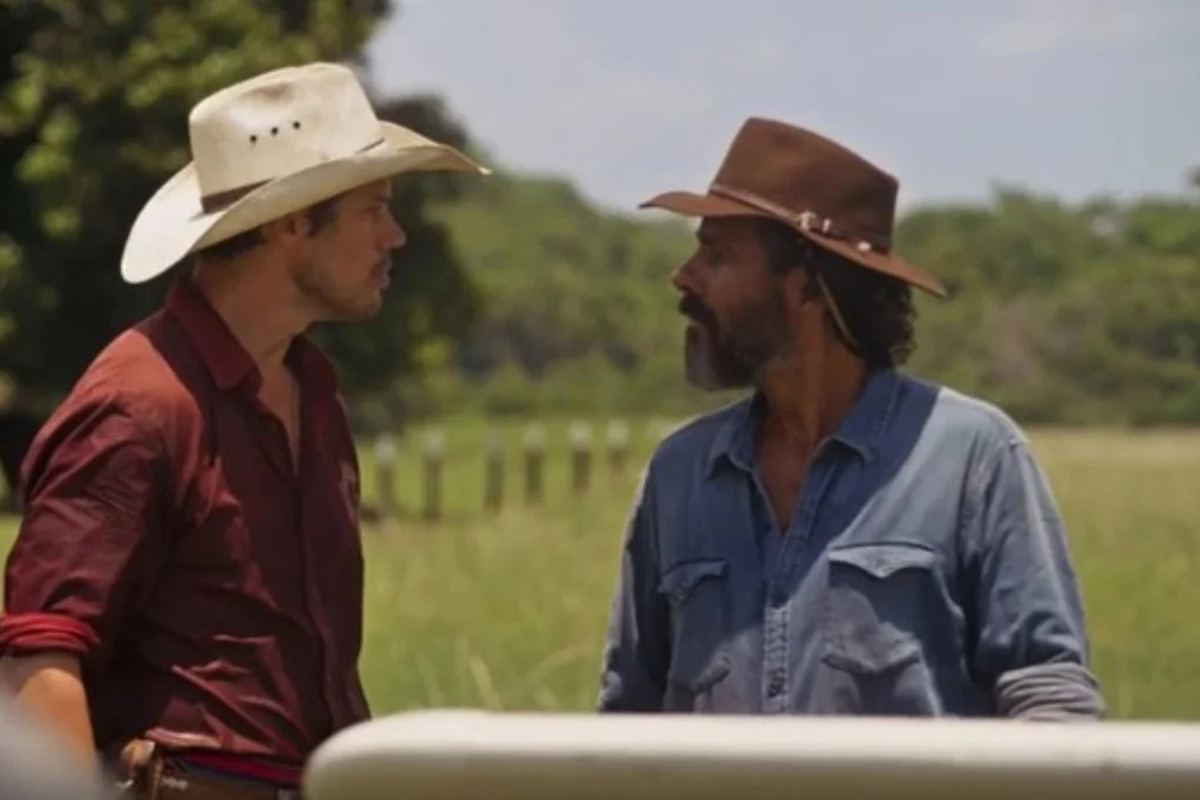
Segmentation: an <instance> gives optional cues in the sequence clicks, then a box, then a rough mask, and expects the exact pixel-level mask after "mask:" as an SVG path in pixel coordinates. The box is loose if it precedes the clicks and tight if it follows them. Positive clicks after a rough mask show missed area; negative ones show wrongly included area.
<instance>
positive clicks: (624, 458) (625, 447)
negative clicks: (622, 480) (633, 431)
mask: <svg viewBox="0 0 1200 800" xmlns="http://www.w3.org/2000/svg"><path fill="white" fill-rule="evenodd" d="M629 433H630V432H629V423H627V422H625V420H623V419H615V420H613V421H611V422H609V423H608V435H607V442H608V466H609V470H610V471H611V472H613V473H615V474H620V473H622V472H624V471H625V465H626V463H627V462H628V460H629Z"/></svg>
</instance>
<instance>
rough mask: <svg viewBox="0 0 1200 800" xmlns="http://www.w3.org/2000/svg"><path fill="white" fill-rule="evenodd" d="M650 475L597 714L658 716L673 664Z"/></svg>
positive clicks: (630, 539) (635, 511) (627, 544)
mask: <svg viewBox="0 0 1200 800" xmlns="http://www.w3.org/2000/svg"><path fill="white" fill-rule="evenodd" d="M654 518H655V514H654V509H653V492H652V491H651V490H650V473H649V470H647V471H646V472H645V473H643V476H642V479H641V481H640V482H639V485H638V490H637V492H636V493H635V496H634V501H633V506H632V509H631V511H630V514H629V519H628V522H627V525H626V530H625V536H624V545H623V547H622V550H621V559H620V570H619V576H618V580H617V588H616V592H615V595H614V597H613V602H612V607H611V612H610V617H609V626H608V638H607V641H606V642H605V647H604V664H603V671H602V674H601V688H600V697H599V701H598V708H599V710H600V711H602V712H606V711H660V710H662V702H663V693H664V691H665V686H666V673H667V664H668V661H669V658H670V655H669V645H668V640H667V636H668V634H667V631H668V626H669V624H670V623H669V619H668V611H667V606H666V600H665V599H664V598H663V596H662V594H661V593H660V592H659V591H658V572H659V570H658V566H657V557H656V534H655V529H654Z"/></svg>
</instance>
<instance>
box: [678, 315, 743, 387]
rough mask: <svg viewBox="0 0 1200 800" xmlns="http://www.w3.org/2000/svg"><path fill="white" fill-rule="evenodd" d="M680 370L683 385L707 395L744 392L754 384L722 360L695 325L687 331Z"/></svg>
mask: <svg viewBox="0 0 1200 800" xmlns="http://www.w3.org/2000/svg"><path fill="white" fill-rule="evenodd" d="M683 366H684V375H685V377H686V379H687V382H688V383H689V384H691V385H692V386H694V387H696V388H697V389H703V390H704V391H707V392H720V391H727V390H730V389H744V388H747V387H749V386H752V385H753V383H754V381H753V377H752V376H751V375H749V374H745V370H743V369H741V368H740V367H739V366H738V365H737V364H736V362H734V361H733V360H732V359H731V358H725V357H723V354H722V353H721V352H720V351H719V350H718V349H717V348H716V347H715V346H714V344H713V341H712V339H711V337H710V336H709V335H708V332H707V331H706V330H704V329H702V328H700V327H698V326H695V325H689V326H688V329H687V334H686V337H685V340H684V353H683Z"/></svg>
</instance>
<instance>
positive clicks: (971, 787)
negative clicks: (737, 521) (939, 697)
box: [305, 711, 1200, 800]
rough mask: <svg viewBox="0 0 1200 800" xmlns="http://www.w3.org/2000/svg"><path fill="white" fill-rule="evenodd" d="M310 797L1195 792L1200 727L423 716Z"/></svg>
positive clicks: (337, 754)
mask: <svg viewBox="0 0 1200 800" xmlns="http://www.w3.org/2000/svg"><path fill="white" fill-rule="evenodd" d="M305 797H306V798H308V800H351V799H353V800H375V798H380V799H382V798H406V799H411V798H451V797H452V798H457V799H458V800H475V798H489V799H490V798H522V799H523V800H541V799H542V798H546V799H547V800H549V799H550V798H555V799H557V798H601V797H604V798H617V799H618V800H636V799H637V798H647V800H651V799H652V800H674V798H720V800H743V799H744V798H746V799H748V798H763V800H771V798H789V800H791V799H793V798H836V800H859V799H860V798H863V799H865V798H872V800H908V798H913V799H914V800H932V798H959V797H962V798H971V800H993V799H995V800H999V798H1020V800H1042V798H1047V799H1049V798H1068V797H1070V798H1081V799H1083V798H1086V800H1108V798H1136V799H1137V800H1151V799H1152V798H1200V725H1191V724H1169V723H1127V722H1099V723H1097V722H1084V723H1020V722H1010V721H1005V720H948V719H936V720H925V719H919V720H918V719H902V720H901V719H867V718H827V717H826V718H813V717H765V716H754V717H730V716H670V715H645V716H643V715H625V714H622V715H592V714H577V715H576V714H519V713H499V714H497V713H484V712H476V711H422V712H412V713H406V714H397V715H394V716H390V717H383V718H380V719H376V720H372V721H370V722H365V723H362V724H360V725H358V726H355V727H353V728H350V729H348V730H345V731H342V732H341V733H340V734H338V735H337V736H335V737H333V738H332V739H330V740H329V741H328V742H326V743H325V744H324V746H322V747H321V748H320V749H319V750H318V751H317V752H316V753H315V754H314V755H313V758H312V759H311V760H310V762H309V766H308V770H307V772H306V776H305Z"/></svg>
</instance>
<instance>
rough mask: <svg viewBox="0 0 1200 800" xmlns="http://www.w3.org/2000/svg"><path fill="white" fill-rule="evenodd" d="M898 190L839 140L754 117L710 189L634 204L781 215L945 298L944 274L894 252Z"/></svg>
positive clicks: (687, 211)
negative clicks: (937, 274)
mask: <svg viewBox="0 0 1200 800" xmlns="http://www.w3.org/2000/svg"><path fill="white" fill-rule="evenodd" d="M898 189H899V183H898V182H897V180H896V179H895V178H894V177H892V176H891V175H889V174H888V173H886V172H884V171H883V170H881V169H880V168H879V167H876V166H875V165H874V164H871V163H870V162H868V161H867V160H866V159H864V158H862V157H861V156H859V155H857V154H856V153H853V152H851V151H850V150H848V149H846V148H845V147H843V146H841V145H839V144H837V143H836V142H833V141H830V140H829V139H826V138H825V137H823V136H820V135H819V134H816V133H813V132H811V131H807V130H804V129H803V128H797V127H793V126H791V125H787V124H785V123H782V122H778V121H776V120H770V119H761V118H757V117H752V118H750V119H748V120H746V122H745V123H743V125H742V127H741V130H739V131H738V133H737V136H736V137H734V140H733V144H732V145H730V147H729V151H728V152H727V153H726V154H725V160H724V161H723V162H722V163H721V167H720V169H718V170H717V175H716V177H715V178H713V181H712V183H711V184H709V187H708V193H707V194H703V195H699V194H693V193H691V192H666V193H664V194H660V195H658V196H656V197H653V198H651V199H650V200H647V201H645V202H644V203H641V204H640V205H639V208H651V207H655V208H663V209H666V210H668V211H673V212H675V213H677V214H682V215H684V216H689V217H733V216H755V217H765V218H767V219H774V220H778V221H780V222H783V223H784V224H786V225H790V226H791V227H792V228H795V229H796V230H797V231H798V232H799V233H801V234H802V235H803V236H805V237H806V238H808V239H809V240H810V241H812V242H813V243H814V244H816V245H818V246H819V247H823V248H825V249H826V250H829V251H831V252H834V253H836V254H838V255H840V256H842V257H843V258H846V259H848V260H850V261H853V262H855V263H857V264H861V265H862V266H864V267H866V268H868V269H873V270H876V271H878V272H882V273H885V274H887V275H891V276H893V277H896V278H899V279H900V280H902V281H905V282H906V283H910V284H912V285H913V286H916V287H918V288H921V289H924V290H925V291H927V292H929V293H930V294H933V295H937V296H939V297H944V296H945V295H946V288H945V287H944V286H943V285H942V282H941V281H939V280H938V279H937V278H934V277H933V276H932V275H929V274H928V273H926V272H925V271H923V270H921V269H918V268H917V267H914V266H912V265H911V264H908V263H906V262H905V261H903V260H901V259H899V258H897V257H896V256H895V255H893V254H892V228H893V226H894V225H895V215H896V192H897V190H898Z"/></svg>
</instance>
